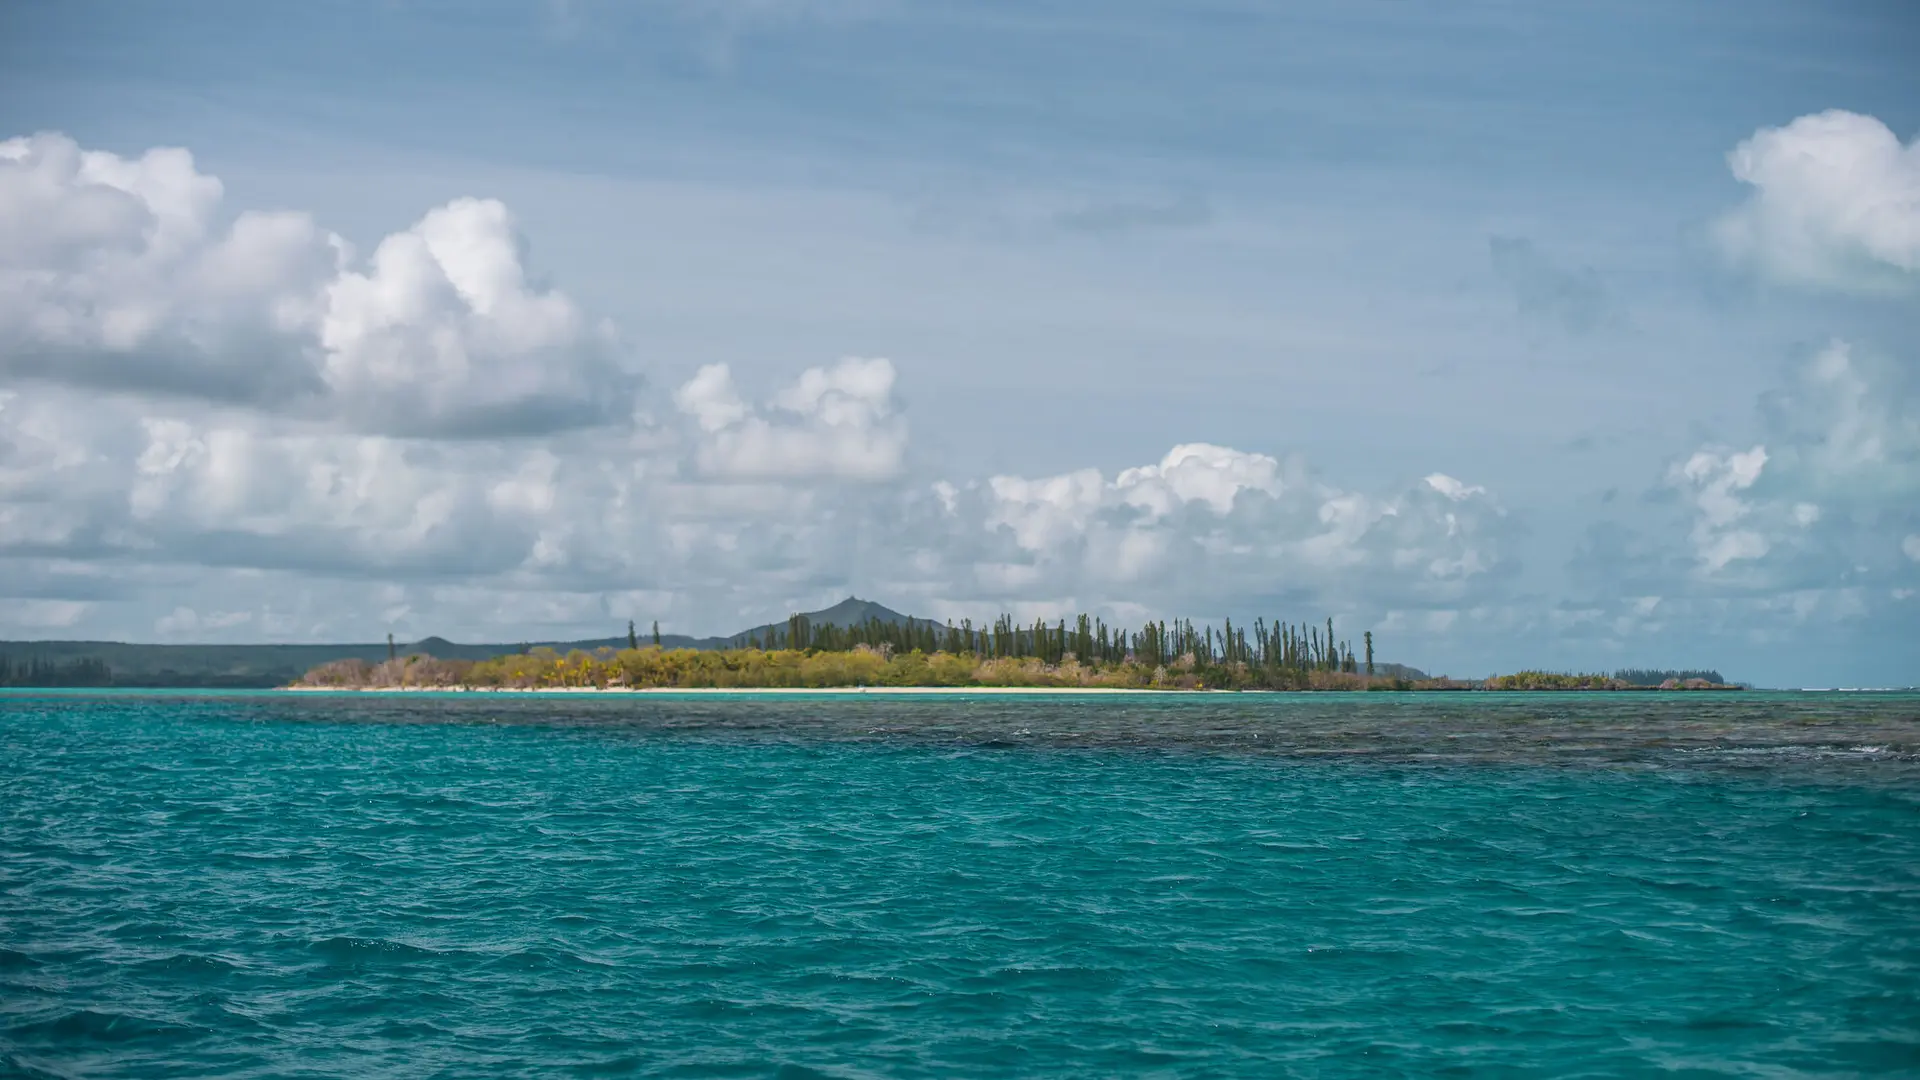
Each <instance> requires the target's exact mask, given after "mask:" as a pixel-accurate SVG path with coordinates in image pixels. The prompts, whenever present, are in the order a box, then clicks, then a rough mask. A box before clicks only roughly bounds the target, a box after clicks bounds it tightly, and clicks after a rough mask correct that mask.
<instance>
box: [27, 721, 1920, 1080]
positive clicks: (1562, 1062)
mask: <svg viewBox="0 0 1920 1080" xmlns="http://www.w3.org/2000/svg"><path fill="white" fill-rule="evenodd" d="M0 739H4V745H5V747H6V751H7V757H6V763H5V765H4V768H0V868H3V869H0V876H3V877H4V882H5V885H4V890H0V926H3V927H4V928H5V931H6V933H5V937H4V940H0V1072H17V1073H22V1074H25V1075H46V1076H69V1075H70V1076H143V1077H146V1076H201V1075H208V1074H220V1075H227V1076H261V1077H264V1076H289V1075H301V1076H323V1075H324V1076H334V1075H354V1076H420V1075H446V1076H456V1075H459V1076H464V1075H481V1074H485V1075H524V1076H552V1075H622V1074H647V1075H686V1076H766V1075H785V1076H879V1075H885V1076H955V1075H959V1076H1021V1075H1035V1076H1051V1075H1090V1076H1110V1075H1161V1076H1240V1075H1245V1076H1273V1075H1317V1076H1340V1075H1381V1074H1387V1075H1393V1074H1405V1075H1430V1074H1432V1073H1435V1072H1440V1071H1446V1070H1467V1071H1474V1072H1488V1073H1493V1074H1496V1075H1540V1076H1565V1075H1577V1074H1582V1073H1585V1074H1587V1075H1637V1074H1654V1073H1660V1074H1668V1075H1671V1074H1675V1073H1678V1074H1683V1075H1685V1074H1695V1075H1725V1074H1728V1073H1736V1074H1737V1073H1765V1074H1773V1075H1796V1074H1806V1075H1813V1074H1823V1073H1827V1074H1830V1073H1846V1074H1856V1075H1858V1074H1869V1075H1870V1074H1884V1075H1896V1074H1900V1073H1903V1072H1904V1073H1910V1072H1911V1071H1912V1070H1913V1069H1915V1068H1916V1067H1917V1066H1920V1021H1917V1020H1916V1019H1915V1018H1916V1017H1920V696H1915V695H1911V694H1845V695H1840V694H1774V693H1748V694H1727V695H1715V694H1696V695H1677V696H1672V697H1669V696H1666V695H1643V694H1633V695H1581V694H1538V693H1536V694H1525V695H1512V696H1503V695H1485V694H1477V695H1318V696H1316V695H1292V694H1279V695H1212V694H1207V695H1191V696H1188V695H1180V696H1171V695H1162V696H1149V697H1140V696H1122V697H1071V696H1042V695H958V696H953V695H949V696H940V697H931V696H928V697H920V696H912V695H906V696H880V695H875V696H872V697H859V696H850V695H842V696H836V697H808V696H798V695H793V696H784V697H782V696H767V695H683V696H670V695H662V696H655V695H581V696H547V695H526V696H515V695H498V696H496V695H459V694H394V695H380V694H333V695H329V694H273V693H240V694H152V693H106V694H99V693H67V694H58V693H55V694H48V693H13V694H6V695H0Z"/></svg>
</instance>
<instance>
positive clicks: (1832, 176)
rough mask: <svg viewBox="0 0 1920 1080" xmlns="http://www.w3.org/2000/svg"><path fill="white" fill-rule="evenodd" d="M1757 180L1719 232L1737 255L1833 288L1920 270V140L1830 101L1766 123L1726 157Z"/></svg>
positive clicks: (1878, 282) (1897, 278)
mask: <svg viewBox="0 0 1920 1080" xmlns="http://www.w3.org/2000/svg"><path fill="white" fill-rule="evenodd" d="M1727 162H1728V165H1729V166H1730V167H1731V168H1732V170H1733V175H1734V177H1735V179H1737V180H1739V181H1740V182H1741V183H1743V184H1747V185H1749V186H1750V187H1752V188H1753V193H1752V194H1751V195H1750V196H1749V197H1748V199H1747V201H1746V203H1744V204H1743V205H1741V206H1740V207H1739V208H1737V209H1736V210H1734V211H1733V212H1732V213H1730V214H1728V215H1726V216H1725V217H1723V218H1721V219H1720V221H1719V222H1718V223H1717V224H1716V227H1715V235H1716V238H1717V239H1718V241H1719V243H1720V245H1721V248H1722V250H1723V251H1724V252H1725V253H1726V254H1727V256H1728V257H1729V258H1731V259H1733V260H1734V261H1735V262H1737V263H1739V264H1741V265H1744V266H1748V267H1750V268H1752V269H1754V270H1756V271H1758V272H1760V273H1762V274H1764V275H1767V276H1769V277H1772V278H1774V279H1777V280H1780V281H1783V282H1787V283H1791V284H1799V285H1813V286H1822V287H1831V288H1841V289H1847V288H1876V287H1878V288H1885V287H1888V286H1894V285H1902V284H1911V282H1912V280H1913V275H1914V274H1915V273H1916V272H1920V140H1915V141H1909V142H1907V143H1906V144H1905V145H1902V144H1901V142H1900V138H1899V136H1897V135H1895V134H1894V132H1893V131H1892V130H1891V129H1889V128H1888V127H1887V125H1886V124H1884V123H1882V122H1881V121H1879V120H1877V119H1875V118H1874V117H1871V116H1862V115H1860V114H1858V113H1851V112H1846V111H1844V110H1839V109H1834V110H1829V111H1827V112H1822V113H1816V114H1812V115H1809V116H1802V117H1800V118H1799V119H1797V120H1794V121H1793V122H1792V123H1789V124H1787V125H1786V126H1784V127H1776V128H1762V129H1760V130H1759V131H1756V132H1754V134H1753V135H1752V136H1751V137H1750V138H1748V139H1746V140H1745V141H1744V142H1742V143H1741V144H1740V145H1739V146H1737V147H1735V148H1734V150H1733V152H1732V153H1731V154H1729V155H1728V157H1727Z"/></svg>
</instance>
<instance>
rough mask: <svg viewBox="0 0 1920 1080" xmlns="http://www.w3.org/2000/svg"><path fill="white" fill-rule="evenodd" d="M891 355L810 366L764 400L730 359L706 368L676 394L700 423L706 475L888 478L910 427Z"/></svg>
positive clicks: (896, 469) (900, 461) (699, 456)
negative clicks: (753, 401) (737, 378)
mask: <svg viewBox="0 0 1920 1080" xmlns="http://www.w3.org/2000/svg"><path fill="white" fill-rule="evenodd" d="M894 377H895V376H894V369H893V363H892V361H889V360H885V359H852V358H850V359H846V360H842V361H840V362H839V363H838V364H835V365H834V366H832V367H815V368H808V369H807V370H806V371H805V372H803V373H802V374H801V376H800V378H799V379H798V380H797V381H795V382H794V383H793V385H791V386H789V387H787V388H785V389H784V390H781V391H780V392H779V393H778V394H776V395H775V396H774V397H773V399H772V400H771V401H769V402H768V403H767V404H766V405H764V406H760V407H753V406H749V405H748V404H747V403H746V402H745V401H744V400H742V398H741V397H740V394H739V391H738V390H737V389H736V388H735V386H734V382H733V374H732V372H731V371H730V370H729V369H728V367H727V366H726V365H725V364H712V365H708V366H707V367H703V368H701V369H700V371H699V372H698V373H697V374H695V375H694V377H693V378H692V379H690V380H689V381H688V382H687V383H686V384H685V385H684V386H682V387H680V389H679V390H677V391H676V392H675V393H674V403H675V404H676V405H677V406H678V407H679V409H680V411H681V412H682V413H684V414H686V415H687V416H689V417H691V418H692V419H693V420H694V422H695V423H696V425H697V426H698V428H699V444H698V446H697V448H696V450H695V460H696V463H697V467H698V469H699V471H700V473H701V475H703V476H706V477H710V478H713V479H718V480H729V481H775V480H827V479H844V480H861V481H873V480H885V479H890V478H892V477H895V476H897V475H899V473H900V472H901V470H902V468H903V467H904V464H905V459H906V450H907V427H906V421H905V418H904V417H903V416H902V415H901V413H900V404H899V401H898V400H897V399H896V397H895V395H894Z"/></svg>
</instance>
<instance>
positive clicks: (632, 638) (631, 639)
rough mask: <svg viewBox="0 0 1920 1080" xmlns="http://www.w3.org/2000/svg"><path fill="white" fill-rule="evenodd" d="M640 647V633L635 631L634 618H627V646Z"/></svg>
mask: <svg viewBox="0 0 1920 1080" xmlns="http://www.w3.org/2000/svg"><path fill="white" fill-rule="evenodd" d="M639 647H640V637H639V635H637V634H635V633H634V632H633V620H632V619H628V620H627V648H629V649H638V648H639Z"/></svg>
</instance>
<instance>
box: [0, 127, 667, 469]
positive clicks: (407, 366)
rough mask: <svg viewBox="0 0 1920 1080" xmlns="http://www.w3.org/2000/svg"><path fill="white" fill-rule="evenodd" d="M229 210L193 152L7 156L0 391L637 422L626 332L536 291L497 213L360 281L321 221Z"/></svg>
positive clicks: (399, 424)
mask: <svg viewBox="0 0 1920 1080" xmlns="http://www.w3.org/2000/svg"><path fill="white" fill-rule="evenodd" d="M224 195H225V190H224V187H223V185H222V184H221V183H220V181H219V180H218V179H217V178H215V177H212V176H209V175H206V174H203V173H201V172H199V171H198V169H197V167H196V166H195V164H194V161H193V158H192V155H190V154H189V153H188V152H187V151H185V150H179V149H156V150H150V151H148V152H146V153H145V154H143V155H141V156H140V157H138V158H122V157H119V156H117V155H115V154H112V153H107V152H103V151H88V150H83V149H81V148H80V147H79V146H78V145H77V144H76V143H75V142H74V141H73V140H71V139H69V138H67V137H65V136H63V135H59V134H41V135H35V136H32V137H30V138H16V139H9V140H7V141H5V142H0V373H4V374H8V375H12V376H15V377H27V378H32V379H39V380H46V381H52V382H58V383H65V384H69V385H79V386H87V387H94V388H101V389H108V390H114V391H134V392H139V391H159V392H165V393H169V394H177V395H185V396H191V397H196V398H203V399H211V400H220V401H227V402H233V403H246V404H251V405H254V406H258V407H263V408H269V409H273V410H275V411H281V412H287V413H291V414H297V415H303V416H308V417H320V418H327V419H330V420H333V421H334V422H336V423H338V424H339V425H341V426H344V427H346V428H349V429H352V430H357V431H362V432H372V433H383V434H407V435H454V436H459V435H491V434H524V433H539V432H547V431H555V430H562V429H566V428H570V427H578V426H584V425H593V424H599V423H604V422H607V421H610V420H622V419H625V418H626V417H627V416H628V415H629V413H630V407H631V395H632V379H631V377H630V376H628V375H627V374H625V373H624V372H623V370H622V369H621V367H620V365H619V363H618V362H617V355H616V343H615V340H614V337H613V332H612V330H611V329H610V327H608V326H607V325H605V324H603V323H596V322H594V321H592V320H590V319H589V318H587V317H586V316H585V315H584V314H583V313H582V312H581V311H580V310H579V309H578V308H577V307H576V305H574V303H573V302H572V301H571V300H570V299H568V298H567V297H566V296H565V295H564V294H561V293H558V292H555V291H552V290H543V289H538V288H535V287H533V286H532V285H530V283H529V281H528V278H527V273H526V269H525V251H524V244H523V242H522V240H521V238H520V237H519V235H518V233H517V231H516V230H515V228H514V224H513V219H512V217H511V215H510V214H509V213H508V211H507V209H506V208H505V207H504V206H502V205H501V204H500V203H498V202H494V201H491V200H481V199H457V200H455V201H453V202H451V203H448V204H447V205H445V206H443V207H440V208H437V209H435V210H432V211H430V212H429V213H428V214H426V216H424V217H423V218H422V219H421V220H420V221H419V222H418V223H417V224H415V225H414V226H413V227H411V228H409V229H407V230H405V231H403V232H400V233H396V234H395V235H393V236H390V237H387V238H386V239H385V240H383V241H382V242H381V243H380V244H379V245H378V246H377V247H376V248H375V249H374V252H373V255H372V257H371V259H370V260H368V262H367V263H366V264H365V265H360V264H359V263H357V262H356V260H355V259H354V258H353V255H352V252H351V249H350V247H349V245H348V244H347V243H346V242H345V241H344V240H342V239H341V238H340V237H338V236H336V235H334V234H332V233H330V232H327V231H325V230H323V229H321V228H320V227H319V226H318V225H317V224H316V223H315V222H314V221H313V220H312V219H311V218H310V217H308V216H307V215H305V214H300V213H291V212H276V213H261V212H258V211H245V212H242V213H240V214H238V215H237V216H234V217H232V219H231V220H230V221H228V220H226V217H225V215H224V214H223V209H222V207H223V202H224Z"/></svg>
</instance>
